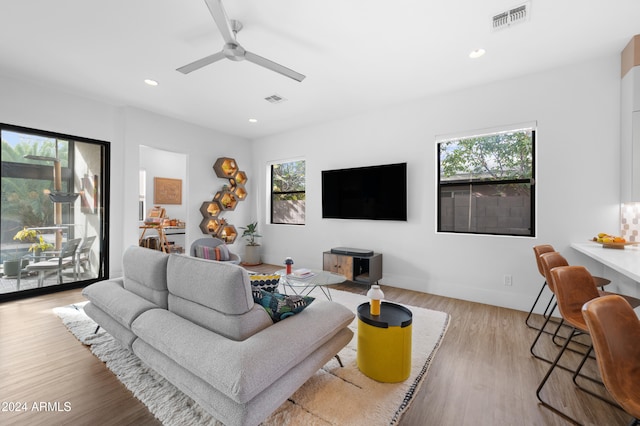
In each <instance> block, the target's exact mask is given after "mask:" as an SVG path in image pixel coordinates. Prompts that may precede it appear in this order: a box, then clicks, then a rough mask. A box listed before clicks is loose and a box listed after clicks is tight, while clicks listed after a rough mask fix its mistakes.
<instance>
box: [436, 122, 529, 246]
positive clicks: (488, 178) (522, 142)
mask: <svg viewBox="0 0 640 426" xmlns="http://www.w3.org/2000/svg"><path fill="white" fill-rule="evenodd" d="M437 142H438V159H439V161H438V215H437V217H438V219H437V220H438V224H437V226H438V232H452V233H471V234H492V235H518V236H527V237H533V236H535V213H534V212H535V169H534V164H535V162H534V158H535V156H534V147H535V130H534V128H533V126H531V127H529V126H527V127H524V128H515V129H509V130H501V131H497V132H493V133H488V134H481V135H474V136H467V137H457V138H446V139H445V138H442V139H440V140H438V141H437Z"/></svg>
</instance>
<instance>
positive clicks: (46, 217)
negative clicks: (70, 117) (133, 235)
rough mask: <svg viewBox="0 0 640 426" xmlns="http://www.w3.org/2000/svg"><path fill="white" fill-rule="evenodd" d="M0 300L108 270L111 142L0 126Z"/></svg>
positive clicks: (77, 281) (79, 281) (51, 288)
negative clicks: (0, 151) (0, 200)
mask: <svg viewBox="0 0 640 426" xmlns="http://www.w3.org/2000/svg"><path fill="white" fill-rule="evenodd" d="M0 136H1V137H2V166H1V168H2V216H1V227H0V228H1V240H0V243H1V246H0V249H1V257H2V271H1V272H2V277H1V278H0V279H1V282H0V300H3V299H8V298H15V297H22V296H29V295H33V294H40V293H45V292H51V291H57V290H62V289H67V288H73V287H79V286H83V285H86V284H88V283H91V282H95V281H97V280H100V279H104V278H105V277H106V272H105V271H108V257H107V253H108V250H107V249H106V248H107V247H108V240H107V237H108V235H109V233H108V223H109V220H108V211H109V209H108V208H107V207H108V198H109V197H108V196H109V193H108V188H109V185H108V184H109V174H108V170H109V148H110V146H109V143H108V142H103V141H96V140H92V139H87V138H83V137H78V136H70V135H62V134H57V133H52V132H47V131H42V130H36V129H28V128H24V127H17V126H12V125H7V124H0Z"/></svg>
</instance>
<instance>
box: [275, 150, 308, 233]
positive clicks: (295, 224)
mask: <svg viewBox="0 0 640 426" xmlns="http://www.w3.org/2000/svg"><path fill="white" fill-rule="evenodd" d="M298 161H303V162H304V166H305V185H304V191H274V190H273V188H274V179H273V176H274V173H273V171H274V167H275V166H276V165H280V164H287V163H294V162H298ZM306 168H307V161H306V160H305V159H296V160H283V161H277V162H273V163H271V165H270V167H269V176H270V186H269V194H270V197H269V223H270V224H272V225H293V226H304V225H305V224H306V218H305V222H304V223H289V222H274V198H275V196H278V195H293V194H304V196H305V200H306V194H307V184H306Z"/></svg>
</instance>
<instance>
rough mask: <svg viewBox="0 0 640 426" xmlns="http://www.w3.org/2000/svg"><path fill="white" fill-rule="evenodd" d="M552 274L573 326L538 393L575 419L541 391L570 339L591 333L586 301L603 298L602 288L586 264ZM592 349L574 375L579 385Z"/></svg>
mask: <svg viewBox="0 0 640 426" xmlns="http://www.w3.org/2000/svg"><path fill="white" fill-rule="evenodd" d="M550 255H551V253H549V254H546V255H545V256H550ZM550 276H551V280H552V283H553V284H552V285H553V286H554V290H555V295H556V300H557V304H558V308H559V309H560V314H561V315H562V318H563V320H564V322H565V323H566V324H568V325H569V326H571V327H572V329H571V333H570V335H569V337H568V338H567V339H566V340H565V343H564V345H563V346H562V349H560V351H559V352H558V355H557V356H556V358H555V360H554V361H553V363H552V364H551V366H550V367H549V370H548V371H547V374H545V376H544V378H543V379H542V381H541V382H540V385H539V386H538V389H537V390H536V396H537V397H538V400H539V401H540V402H541V403H542V405H544V406H545V407H547V408H549V409H551V410H553V411H554V412H556V413H558V414H560V415H561V416H562V417H564V418H566V419H569V420H570V421H572V422H575V420H574V419H572V418H571V417H570V416H569V415H567V414H566V413H564V412H562V411H561V410H559V409H558V408H556V407H554V406H553V405H551V404H550V403H548V402H547V401H545V400H543V399H542V397H541V391H542V388H543V387H544V385H545V384H546V383H547V380H548V379H549V376H551V373H552V372H553V370H554V369H555V368H556V367H557V366H558V362H559V361H560V358H562V355H563V354H564V352H565V351H566V349H567V347H568V346H569V343H570V342H571V341H572V340H573V338H574V337H576V336H579V335H582V334H589V329H588V326H587V323H586V321H585V320H584V317H583V316H582V306H583V305H584V304H585V303H587V302H589V301H590V300H593V299H597V298H599V297H600V293H599V292H598V289H597V288H596V286H595V282H594V281H593V277H592V276H591V274H590V273H589V271H588V270H587V269H586V268H585V267H583V266H560V267H555V268H553V269H551V271H550ZM590 353H591V348H589V350H588V351H587V352H586V354H585V355H584V358H583V361H582V362H581V363H580V366H579V367H578V368H577V369H576V370H575V373H574V375H573V379H574V380H573V381H574V383H575V384H576V385H578V383H577V382H576V377H577V376H578V374H579V372H580V369H581V368H582V365H583V364H584V361H586V359H587V357H588V356H589V354H590ZM592 380H593V379H592ZM594 381H595V380H594ZM579 387H580V386H579ZM580 389H581V390H583V391H585V392H587V393H589V394H591V395H593V396H595V397H598V398H600V399H602V400H604V401H606V402H609V403H611V404H614V403H612V402H611V401H608V400H607V399H606V398H603V397H602V396H600V395H598V394H596V393H595V392H592V391H590V390H588V389H585V388H583V387H580ZM614 405H615V404H614Z"/></svg>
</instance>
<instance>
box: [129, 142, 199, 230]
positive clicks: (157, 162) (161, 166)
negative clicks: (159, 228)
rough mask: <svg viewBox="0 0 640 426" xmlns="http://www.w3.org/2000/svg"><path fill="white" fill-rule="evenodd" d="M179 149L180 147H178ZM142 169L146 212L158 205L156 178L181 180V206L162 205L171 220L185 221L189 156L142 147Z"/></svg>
mask: <svg viewBox="0 0 640 426" xmlns="http://www.w3.org/2000/svg"><path fill="white" fill-rule="evenodd" d="M176 149H179V147H176ZM140 169H141V170H145V172H146V176H147V178H146V185H145V191H146V207H145V209H146V211H145V215H146V214H147V213H148V212H149V211H150V210H151V208H152V207H153V206H154V205H156V204H158V203H156V202H155V195H154V194H155V182H154V178H169V179H180V180H181V181H182V200H181V202H180V204H161V205H162V207H164V209H165V211H166V212H167V217H168V218H170V219H180V220H185V218H186V216H187V207H186V204H185V200H186V199H187V196H188V194H187V188H186V187H185V180H186V177H187V155H186V154H183V153H179V152H174V151H167V150H164V149H156V148H151V147H148V146H141V147H140Z"/></svg>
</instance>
